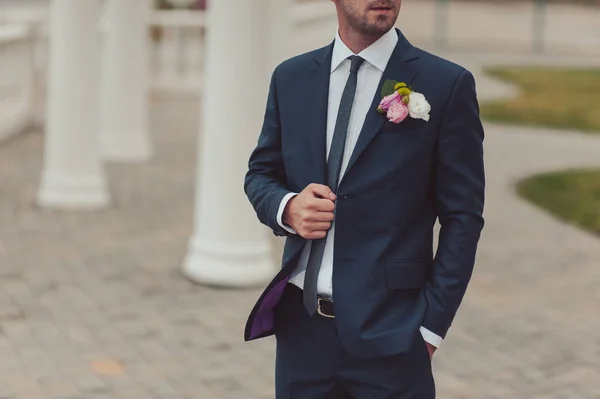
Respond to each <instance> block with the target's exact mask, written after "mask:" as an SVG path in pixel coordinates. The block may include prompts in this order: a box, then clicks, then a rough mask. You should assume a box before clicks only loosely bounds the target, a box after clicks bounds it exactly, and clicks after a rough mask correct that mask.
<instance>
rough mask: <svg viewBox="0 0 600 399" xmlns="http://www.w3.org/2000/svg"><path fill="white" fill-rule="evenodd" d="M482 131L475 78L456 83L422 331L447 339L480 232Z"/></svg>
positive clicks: (439, 171) (440, 155) (442, 148)
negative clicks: (438, 226)
mask: <svg viewBox="0 0 600 399" xmlns="http://www.w3.org/2000/svg"><path fill="white" fill-rule="evenodd" d="M483 139H484V132H483V126H482V124H481V120H480V118H479V105H478V103H477V96H476V92H475V80H474V78H473V75H472V74H471V73H470V72H469V71H466V70H464V71H463V72H462V73H461V74H460V75H459V76H458V78H457V80H456V82H455V86H454V89H453V92H452V94H451V96H450V99H449V101H448V105H447V107H446V110H445V115H444V117H443V120H442V123H441V126H440V131H439V137H438V145H437V154H436V163H437V165H436V180H435V190H436V201H437V212H438V218H439V221H440V225H441V229H440V235H439V240H438V249H437V254H436V258H435V261H434V264H433V269H432V273H431V278H430V279H429V280H428V282H427V284H426V286H425V290H424V293H425V297H426V300H427V304H428V308H427V312H426V314H425V318H424V320H423V326H424V327H425V328H427V329H428V330H431V331H432V332H434V333H435V334H437V335H439V336H441V337H442V338H443V337H445V336H446V333H447V332H448V329H449V328H450V325H451V324H452V321H453V319H454V317H455V315H456V312H457V310H458V307H459V305H460V303H461V301H462V299H463V296H464V294H465V292H466V289H467V285H468V283H469V280H470V279H471V275H472V272H473V267H474V263H475V253H476V251H477V244H478V241H479V237H480V234H481V230H482V229H483V225H484V220H483V205H484V195H485V175H484V162H483Z"/></svg>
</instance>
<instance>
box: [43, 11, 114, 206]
mask: <svg viewBox="0 0 600 399" xmlns="http://www.w3.org/2000/svg"><path fill="white" fill-rule="evenodd" d="M100 13H101V11H100V3H99V1H98V0H53V1H52V2H51V6H50V65H49V72H48V93H47V100H46V101H47V106H46V112H47V118H46V120H47V125H46V129H45V144H44V167H43V172H42V182H41V187H40V191H39V195H38V201H39V203H40V205H41V206H47V207H59V208H98V207H103V206H105V205H107V203H108V202H109V195H108V192H107V188H106V179H105V175H104V170H103V167H102V162H101V160H100V154H99V146H98V136H97V131H98V80H99V78H100V32H99V30H98V26H97V24H98V20H99V17H100Z"/></svg>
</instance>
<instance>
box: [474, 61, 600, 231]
mask: <svg viewBox="0 0 600 399" xmlns="http://www.w3.org/2000/svg"><path fill="white" fill-rule="evenodd" d="M487 72H488V73H489V74H491V75H492V76H495V77H497V78H500V79H502V80H505V81H508V82H511V83H513V84H515V85H517V86H518V87H519V89H520V95H519V96H518V97H517V98H514V99H511V100H502V101H494V102H488V103H484V104H482V107H481V113H482V117H483V118H484V119H487V120H490V121H494V122H503V123H510V124H516V125H530V126H537V127H550V128H559V129H567V130H578V131H583V132H589V133H600V69H548V68H492V69H489V70H487ZM598 157H599V160H600V155H599V156H598ZM517 192H518V193H519V195H521V196H522V197H524V198H526V199H528V200H529V201H531V202H533V203H534V204H536V205H538V206H540V207H541V208H543V209H546V210H547V211H548V212H550V213H552V214H554V215H555V216H556V217H558V218H560V219H562V220H565V221H567V222H569V223H572V224H575V225H578V226H580V227H582V228H584V229H586V230H588V231H590V232H592V233H594V234H598V235H600V170H570V171H564V172H553V173H546V174H542V175H537V176H533V177H530V178H528V179H526V180H523V181H521V182H520V183H519V184H518V185H517Z"/></svg>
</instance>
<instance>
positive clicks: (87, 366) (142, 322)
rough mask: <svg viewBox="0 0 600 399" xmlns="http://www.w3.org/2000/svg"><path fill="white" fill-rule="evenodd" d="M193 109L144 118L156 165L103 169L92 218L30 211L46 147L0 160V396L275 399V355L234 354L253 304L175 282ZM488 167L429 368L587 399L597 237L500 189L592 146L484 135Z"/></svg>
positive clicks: (593, 368) (265, 349) (597, 297)
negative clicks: (464, 274) (480, 208)
mask: <svg viewBox="0 0 600 399" xmlns="http://www.w3.org/2000/svg"><path fill="white" fill-rule="evenodd" d="M507 92H510V90H508V91H507ZM196 110H197V108H196V105H195V104H193V103H190V102H186V101H171V102H159V101H156V102H155V103H154V104H153V112H152V118H153V121H152V126H153V131H154V139H155V142H156V148H157V152H158V153H157V157H156V158H155V159H154V160H153V161H152V162H150V163H148V164H144V165H109V167H108V173H109V176H110V189H111V192H112V194H113V200H114V204H113V206H112V207H111V208H110V209H107V210H105V211H96V212H58V211H48V210H42V209H39V208H38V207H37V206H36V205H35V194H36V189H37V187H38V183H39V174H40V168H41V155H42V145H43V136H42V135H41V134H40V133H38V132H31V133H28V134H25V135H22V136H19V137H18V138H16V139H13V140H12V141H9V142H7V143H5V144H3V145H2V146H0V398H3V399H8V398H10V399H42V398H43V399H59V398H62V399H67V398H70V399H76V398H78V399H94V398H111V399H119V398H122V399H148V398H151V399H152V398H164V399H183V398H188V399H240V398H244V399H269V398H272V397H273V393H272V384H273V349H274V341H273V340H272V339H266V340H262V341H259V342H254V343H251V344H246V343H244V342H242V328H243V323H244V321H245V318H246V315H247V314H248V311H249V310H250V307H251V305H252V303H253V301H254V300H255V298H256V297H257V295H258V294H259V291H257V290H247V291H228V290H219V289H212V288H207V287H202V286H196V285H194V284H192V283H190V282H188V281H187V280H186V279H184V278H183V277H182V276H181V275H180V273H179V265H180V264H181V262H182V258H183V255H184V254H185V251H186V241H187V239H188V237H189V235H190V232H191V227H192V226H191V223H192V200H193V194H194V193H193V184H194V167H195V156H196V154H195V148H196V147H195V140H196V129H195V125H196V123H197V120H195V119H194V117H193V115H196V114H197V112H196ZM486 154H487V155H486V157H487V158H486V162H487V175H488V194H487V196H488V200H487V209H486V219H487V227H486V229H485V231H484V235H483V238H482V242H481V249H480V251H479V257H478V265H477V269H476V272H475V275H474V278H473V282H472V284H471V286H470V289H469V291H468V293H467V296H466V298H465V301H464V304H463V306H462V307H461V310H460V312H459V315H458V317H457V319H456V321H455V323H454V326H453V327H452V329H451V331H450V334H449V337H448V338H447V340H446V341H445V342H444V344H443V347H442V349H441V350H440V351H439V353H438V354H437V355H436V357H435V361H434V363H435V364H434V366H435V374H436V378H437V382H438V392H439V397H440V398H444V399H462V398H465V399H466V398H469V399H472V398H478V399H479V398H481V399H506V398H527V399H563V398H564V399H579V398H585V399H595V398H600V319H599V318H598V315H599V313H600V305H599V303H600V240H599V239H598V238H597V237H593V236H591V235H589V234H586V233H584V232H581V231H579V230H577V229H576V228H574V227H571V226H569V225H566V224H564V223H562V222H559V221H557V220H554V219H553V218H551V217H550V216H548V215H546V214H545V213H544V212H543V211H540V210H538V209H536V208H535V207H533V206H531V205H529V204H527V203H524V202H522V201H520V200H519V199H517V197H516V196H515V194H514V192H513V188H512V185H513V184H514V182H515V181H517V180H518V179H520V178H522V177H525V176H528V175H530V174H533V173H537V172H540V171H546V170H550V169H563V168H568V167H587V166H596V167H597V166H600V155H599V154H600V136H591V135H582V134H577V133H570V132H569V133H567V132H549V131H538V130H534V129H525V128H516V127H504V126H496V125H487V140H486ZM358 399H360V398H358Z"/></svg>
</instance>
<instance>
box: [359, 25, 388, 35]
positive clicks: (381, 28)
mask: <svg viewBox="0 0 600 399" xmlns="http://www.w3.org/2000/svg"><path fill="white" fill-rule="evenodd" d="M393 27H394V24H389V23H386V24H372V25H369V26H368V27H367V31H366V32H364V33H365V34H367V35H374V36H375V35H383V34H384V33H387V32H388V31H389V30H390V29H392V28H393Z"/></svg>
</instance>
